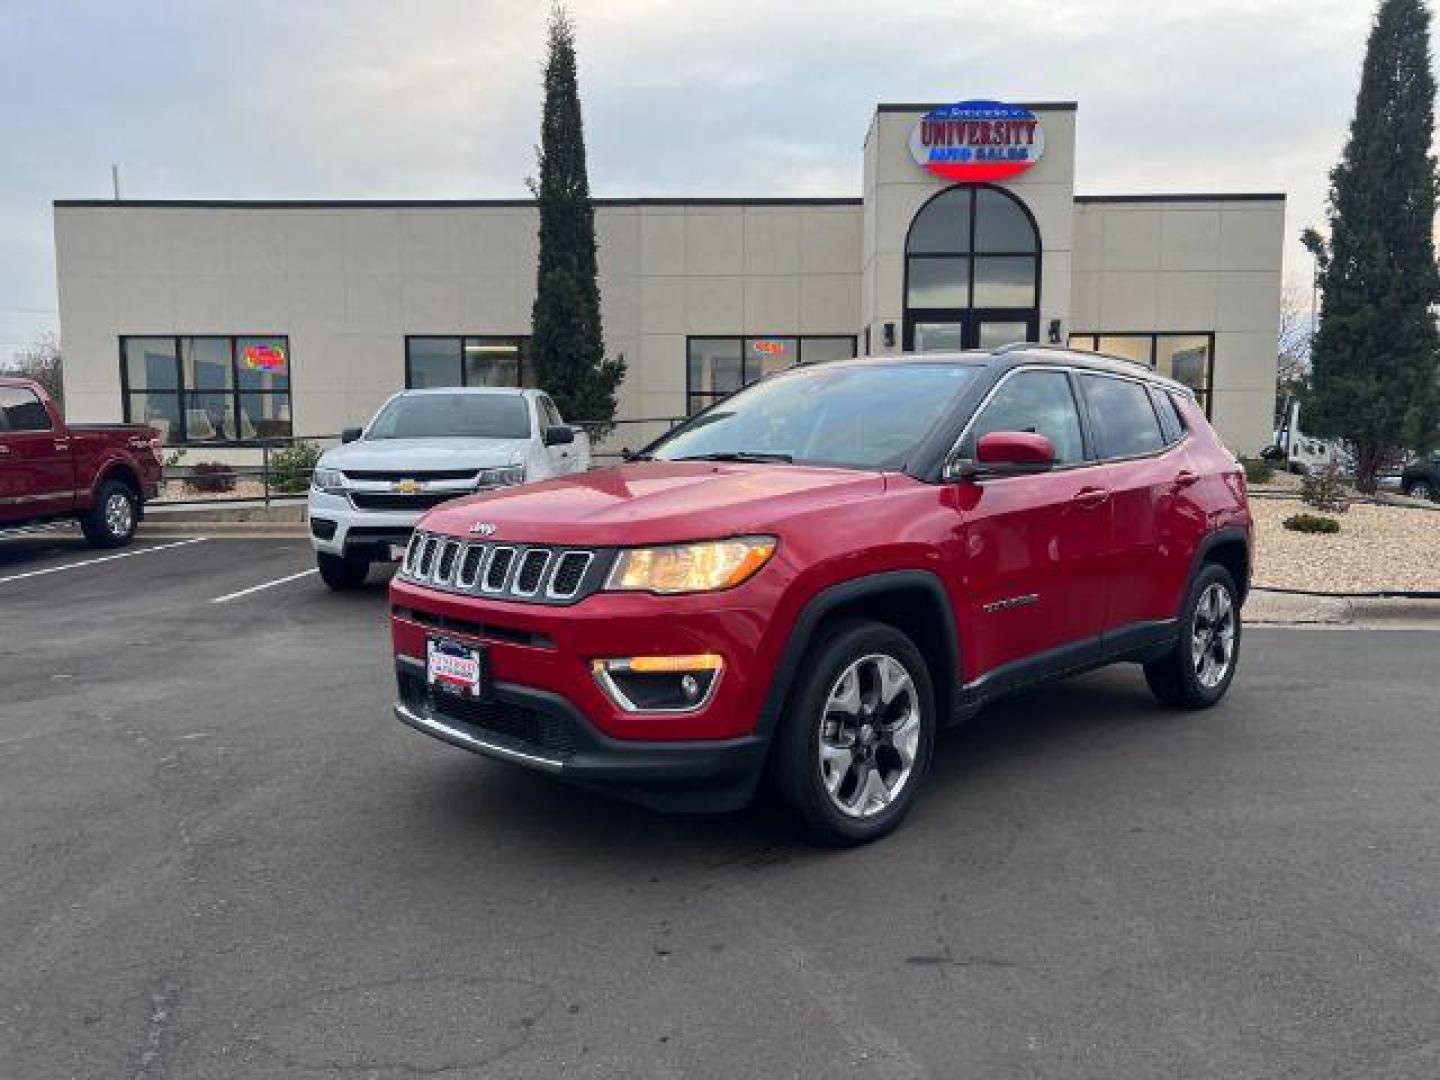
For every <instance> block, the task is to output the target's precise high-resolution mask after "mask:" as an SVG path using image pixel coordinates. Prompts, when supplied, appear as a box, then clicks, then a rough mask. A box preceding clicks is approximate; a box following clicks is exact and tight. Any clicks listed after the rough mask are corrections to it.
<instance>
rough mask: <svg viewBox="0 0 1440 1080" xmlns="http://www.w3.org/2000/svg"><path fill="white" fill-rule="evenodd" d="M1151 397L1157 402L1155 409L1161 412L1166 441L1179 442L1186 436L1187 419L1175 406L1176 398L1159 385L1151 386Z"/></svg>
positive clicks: (1161, 425) (1161, 428)
mask: <svg viewBox="0 0 1440 1080" xmlns="http://www.w3.org/2000/svg"><path fill="white" fill-rule="evenodd" d="M1150 397H1151V399H1152V400H1153V401H1154V402H1155V411H1156V412H1157V413H1159V414H1160V430H1161V431H1162V432H1164V434H1165V443H1166V445H1167V446H1168V445H1169V444H1171V443H1177V442H1179V441H1180V440H1181V439H1182V438H1184V437H1185V421H1184V420H1183V419H1181V417H1180V410H1179V409H1178V408H1176V406H1175V399H1174V398H1173V397H1171V396H1170V394H1169V393H1168V392H1167V391H1165V390H1162V389H1160V387H1158V386H1152V387H1150Z"/></svg>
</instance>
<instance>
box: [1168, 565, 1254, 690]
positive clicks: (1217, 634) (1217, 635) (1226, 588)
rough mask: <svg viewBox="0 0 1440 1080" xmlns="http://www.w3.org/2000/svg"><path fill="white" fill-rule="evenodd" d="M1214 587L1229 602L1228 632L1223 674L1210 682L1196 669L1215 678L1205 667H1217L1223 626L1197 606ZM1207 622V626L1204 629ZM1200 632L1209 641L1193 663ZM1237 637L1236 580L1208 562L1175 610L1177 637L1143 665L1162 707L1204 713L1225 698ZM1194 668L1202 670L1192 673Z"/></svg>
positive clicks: (1236, 655) (1237, 650)
mask: <svg viewBox="0 0 1440 1080" xmlns="http://www.w3.org/2000/svg"><path fill="white" fill-rule="evenodd" d="M1215 588H1218V589H1220V590H1223V592H1224V595H1225V597H1226V599H1227V601H1228V604H1229V617H1230V619H1231V620H1232V622H1231V623H1230V625H1231V627H1232V631H1233V633H1232V637H1231V642H1230V648H1229V653H1228V658H1227V659H1226V661H1225V663H1224V667H1223V671H1221V672H1220V673H1219V678H1218V679H1215V681H1213V682H1212V681H1210V678H1208V677H1202V674H1201V671H1202V670H1204V671H1208V672H1210V674H1211V675H1212V676H1213V674H1214V668H1213V667H1210V666H1209V665H1210V664H1212V663H1219V660H1218V651H1217V650H1218V649H1219V648H1220V647H1221V645H1222V642H1221V641H1220V640H1219V639H1221V638H1222V637H1223V625H1222V623H1221V621H1220V620H1217V619H1214V618H1213V616H1212V617H1207V616H1206V614H1204V613H1202V612H1201V610H1200V608H1201V601H1202V599H1205V598H1207V597H1208V596H1210V595H1213V594H1212V591H1211V590H1212V589H1215ZM1207 623H1210V624H1212V625H1208V626H1207ZM1202 632H1204V633H1208V634H1209V636H1210V643H1209V644H1208V645H1206V646H1205V649H1204V650H1203V651H1202V659H1201V660H1199V661H1197V660H1196V659H1195V655H1194V646H1195V642H1196V635H1197V634H1198V633H1202ZM1240 637H1241V625H1240V596H1239V592H1238V590H1237V589H1236V587H1235V579H1234V578H1233V577H1231V576H1230V571H1229V570H1226V569H1225V567H1223V566H1219V565H1217V564H1215V563H1210V564H1207V565H1206V566H1204V567H1202V568H1201V570H1200V573H1198V574H1197V575H1195V580H1194V581H1192V582H1191V583H1190V591H1189V593H1187V594H1186V596H1185V606H1184V608H1182V609H1181V612H1180V637H1179V639H1178V640H1177V641H1176V642H1175V646H1174V648H1172V649H1171V650H1170V652H1168V653H1166V654H1165V656H1164V657H1162V658H1161V659H1159V660H1155V661H1152V662H1151V663H1148V664H1146V665H1145V681H1146V682H1148V683H1149V684H1150V690H1151V691H1152V692H1153V693H1154V694H1155V696H1156V697H1157V698H1159V699H1160V700H1161V701H1162V702H1163V703H1164V704H1166V705H1173V706H1175V707H1176V708H1181V709H1208V708H1209V707H1210V706H1211V705H1214V704H1215V703H1216V702H1218V701H1219V700H1220V699H1221V698H1223V697H1224V696H1225V692H1226V691H1227V690H1229V689H1230V683H1231V682H1233V681H1234V679H1235V669H1236V668H1237V667H1238V666H1239V664H1240ZM1197 665H1203V666H1202V667H1201V668H1200V669H1199V670H1197Z"/></svg>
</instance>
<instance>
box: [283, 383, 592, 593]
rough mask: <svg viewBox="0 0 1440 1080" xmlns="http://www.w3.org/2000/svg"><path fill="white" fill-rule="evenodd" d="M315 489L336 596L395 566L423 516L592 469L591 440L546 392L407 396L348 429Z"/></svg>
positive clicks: (314, 507) (321, 552) (318, 471)
mask: <svg viewBox="0 0 1440 1080" xmlns="http://www.w3.org/2000/svg"><path fill="white" fill-rule="evenodd" d="M340 440H341V445H340V446H338V447H336V448H334V449H333V450H327V451H326V452H325V453H324V454H323V455H321V457H320V461H319V463H318V464H317V465H316V466H315V473H314V476H313V478H312V479H311V483H310V499H309V518H310V541H311V543H312V544H313V545H314V548H315V560H316V562H317V563H318V564H319V568H320V576H321V578H323V579H324V581H325V584H326V585H328V586H330V588H332V589H354V588H357V587H359V586H360V585H362V584H364V582H365V577H366V574H367V573H368V572H369V569H370V564H371V563H372V562H376V561H380V560H393V559H395V558H396V557H397V556H398V553H399V552H400V551H402V550H403V549H404V547H405V545H406V544H407V543H408V542H409V539H410V532H411V530H412V529H413V528H414V527H415V522H416V521H418V520H419V518H420V516H421V515H422V514H423V513H425V511H426V510H429V509H430V508H431V507H433V506H438V505H439V504H440V503H442V502H446V501H448V500H450V499H457V498H460V497H462V496H465V495H473V494H474V493H476V492H478V491H488V490H490V489H492V488H497V487H508V486H510V485H513V484H524V483H527V482H529V481H532V480H547V479H549V478H550V477H552V476H563V475H565V474H567V473H578V472H584V471H585V470H586V469H588V468H589V467H590V440H589V437H588V436H587V435H586V434H585V432H583V431H582V430H580V429H579V428H576V427H572V426H570V425H568V424H566V423H565V422H564V421H563V420H562V419H561V418H560V412H559V410H558V409H556V408H555V403H554V402H553V401H551V400H550V397H549V395H547V394H546V393H544V392H543V391H540V390H510V389H501V388H490V387H485V388H482V387H468V388H465V389H459V388H454V389H445V390H406V391H404V392H402V393H399V394H396V395H395V396H394V397H392V398H391V399H390V400H389V401H387V402H385V404H384V405H382V406H381V407H380V411H379V412H377V413H376V414H375V416H374V418H373V419H372V420H371V421H370V423H369V424H368V425H366V427H365V428H364V429H361V428H349V429H347V430H346V431H344V432H343V433H342V434H341V436H340Z"/></svg>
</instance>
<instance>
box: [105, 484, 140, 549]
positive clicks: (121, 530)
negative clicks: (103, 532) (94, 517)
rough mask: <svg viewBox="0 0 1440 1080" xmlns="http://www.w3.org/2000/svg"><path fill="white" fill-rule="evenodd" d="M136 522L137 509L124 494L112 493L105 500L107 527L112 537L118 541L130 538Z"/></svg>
mask: <svg viewBox="0 0 1440 1080" xmlns="http://www.w3.org/2000/svg"><path fill="white" fill-rule="evenodd" d="M134 522H135V508H134V506H132V505H131V503H130V499H129V498H128V497H127V496H126V495H125V494H124V493H123V492H119V491H116V492H112V493H111V495H110V497H109V498H108V499H106V500H105V527H106V528H107V529H109V530H110V535H111V536H113V537H115V538H116V539H119V538H120V537H122V536H128V535H129V534H130V527H131V526H132V525H133V524H134Z"/></svg>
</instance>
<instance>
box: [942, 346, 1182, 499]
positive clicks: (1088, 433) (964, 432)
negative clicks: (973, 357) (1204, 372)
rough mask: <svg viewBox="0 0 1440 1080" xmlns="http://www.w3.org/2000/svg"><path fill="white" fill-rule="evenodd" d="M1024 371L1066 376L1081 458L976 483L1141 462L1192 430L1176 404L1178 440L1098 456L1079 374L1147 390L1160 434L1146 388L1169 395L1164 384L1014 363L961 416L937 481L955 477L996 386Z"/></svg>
mask: <svg viewBox="0 0 1440 1080" xmlns="http://www.w3.org/2000/svg"><path fill="white" fill-rule="evenodd" d="M1027 371H1061V372H1064V373H1065V374H1066V375H1067V376H1068V377H1069V380H1070V394H1071V396H1072V397H1073V398H1074V399H1075V404H1076V406H1077V408H1078V409H1079V410H1080V431H1081V436H1082V438H1083V439H1084V445H1085V456H1084V459H1083V460H1081V461H1077V462H1074V463H1073V464H1069V465H1055V466H1054V467H1053V468H1050V469H1047V470H1045V471H1044V472H1040V473H1023V474H1019V475H1015V476H980V477H977V478H975V479H976V483H984V484H990V483H994V482H995V481H997V480H1028V479H1033V478H1034V477H1036V476H1049V475H1051V474H1053V473H1057V472H1069V471H1070V470H1072V469H1089V468H1094V467H1095V466H1097V465H1109V464H1113V463H1114V462H1117V461H1143V460H1145V459H1147V458H1158V457H1161V456H1163V455H1165V454H1168V453H1170V451H1172V450H1174V449H1175V448H1176V447H1177V446H1180V445H1181V444H1182V443H1184V442H1186V441H1187V440H1188V439H1189V438H1190V437H1191V434H1192V432H1191V430H1190V427H1189V425H1188V424H1185V414H1184V412H1183V410H1181V409H1180V407H1179V405H1178V404H1177V405H1176V407H1175V411H1176V412H1177V413H1179V415H1180V418H1181V424H1182V425H1183V426H1184V429H1185V430H1184V433H1183V434H1182V435H1181V437H1180V438H1179V439H1177V440H1176V441H1174V442H1168V443H1166V444H1165V445H1163V446H1161V447H1160V449H1158V450H1155V451H1153V452H1151V453H1148V454H1133V455H1130V456H1129V457H1110V458H1102V457H1100V455H1099V440H1098V438H1097V435H1096V426H1095V421H1094V418H1093V417H1092V416H1091V415H1090V402H1089V399H1088V398H1087V397H1086V395H1085V388H1084V386H1082V385H1081V383H1080V377H1081V376H1082V375H1095V376H1098V377H1099V378H1103V379H1117V380H1119V381H1120V382H1132V383H1138V384H1140V387H1141V389H1143V390H1146V391H1147V393H1146V399H1147V400H1150V408H1151V411H1153V412H1155V422H1156V423H1157V424H1159V425H1160V431H1161V434H1162V436H1163V435H1164V431H1165V427H1164V423H1163V421H1161V419H1160V414H1159V412H1158V411H1157V410H1156V409H1155V402H1154V401H1153V400H1151V399H1150V394H1149V391H1151V390H1158V391H1159V392H1161V393H1165V394H1169V393H1170V391H1169V390H1167V389H1166V388H1165V387H1163V386H1160V385H1159V384H1157V383H1155V382H1153V381H1152V380H1150V379H1147V378H1145V377H1143V376H1140V375H1127V374H1125V373H1123V372H1113V371H1101V370H1098V369H1096V368H1091V367H1083V366H1078V365H1074V364H1037V363H1024V364H1017V365H1016V366H1014V367H1012V368H1010V369H1009V370H1007V371H1005V372H1004V373H1003V374H1002V375H1000V376H999V377H998V378H997V379H996V380H995V382H994V383H993V384H992V385H991V386H990V387H989V388H987V389H986V390H985V392H984V393H983V394H982V395H981V396H980V400H978V401H977V402H976V403H975V406H974V408H972V409H970V411H969V415H968V416H967V417H966V418H965V422H964V423H963V424H961V426H960V431H959V433H958V434H957V435H956V436H955V438H954V439H953V440H952V441H951V442H950V449H949V450H948V451H946V453H945V454H944V455H943V456H942V457H941V458H940V465H939V468H938V481H937V482H939V483H946V482H949V481H952V480H954V479H955V478H956V477H955V475H954V474H953V472H952V469H953V468H954V466H955V465H956V464H957V463H958V462H961V461H965V460H967V459H965V458H963V457H962V456H961V454H960V448H961V447H962V446H964V445H965V440H966V439H968V438H969V437H970V429H971V428H972V427H974V425H975V422H976V420H978V419H979V418H980V416H981V415H982V414H983V413H984V412H985V409H986V408H987V407H989V405H990V401H991V399H992V398H994V397H995V395H996V394H997V393H999V391H1000V388H1001V387H1003V386H1004V385H1005V384H1006V383H1007V382H1009V381H1010V380H1011V379H1013V378H1015V377H1016V376H1017V375H1019V374H1021V373H1022V372H1027ZM1172 396H1173V395H1172Z"/></svg>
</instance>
